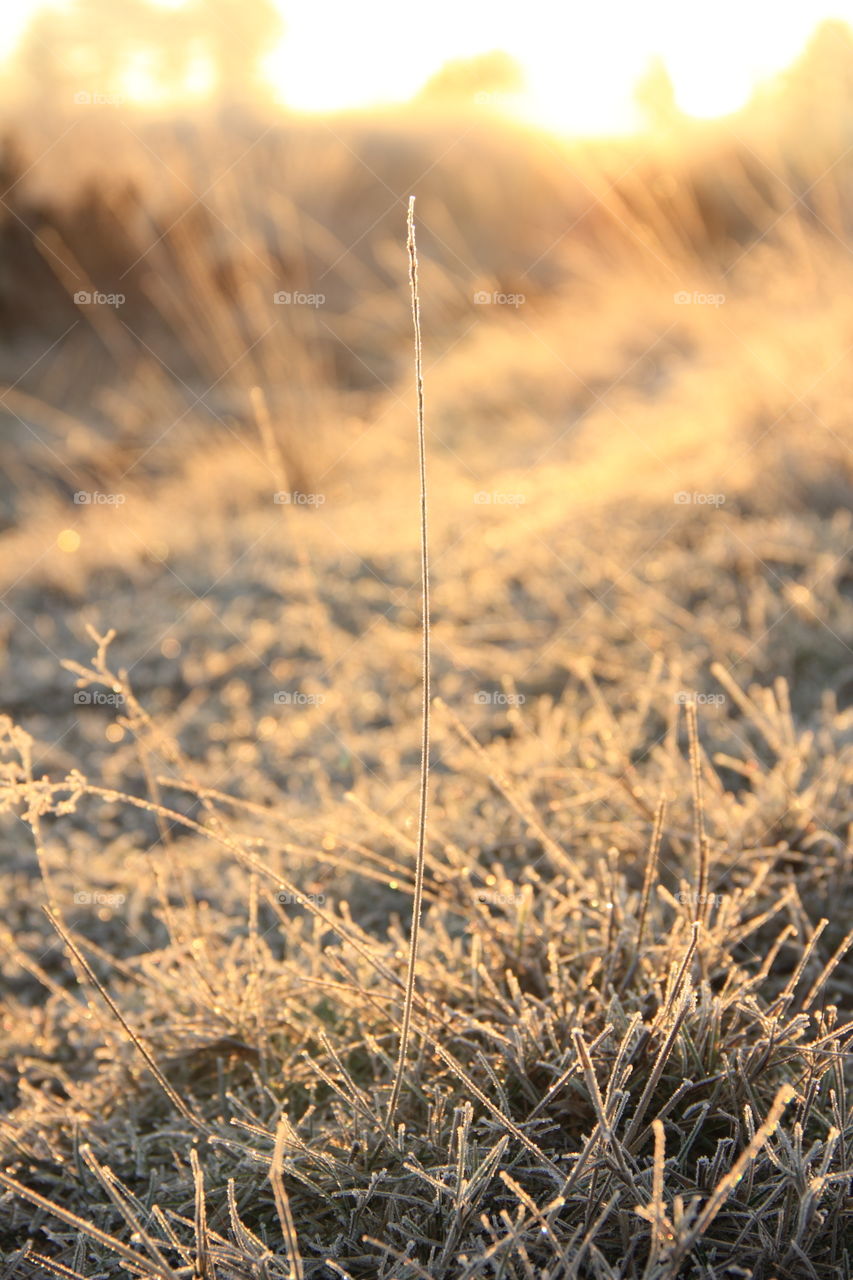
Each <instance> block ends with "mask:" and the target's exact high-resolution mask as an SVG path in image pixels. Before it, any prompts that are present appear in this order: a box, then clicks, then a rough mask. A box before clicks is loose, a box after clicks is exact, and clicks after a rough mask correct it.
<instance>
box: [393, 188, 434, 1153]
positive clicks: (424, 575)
mask: <svg viewBox="0 0 853 1280" xmlns="http://www.w3.org/2000/svg"><path fill="white" fill-rule="evenodd" d="M407 227H408V237H407V246H408V251H409V284H410V286H411V294H412V320H413V323H414V329H415V381H416V384H417V421H418V472H419V477H420V513H421V599H422V668H421V677H422V683H423V690H422V700H423V701H422V714H421V773H420V793H419V805H418V850H417V855H416V862H415V893H414V899H413V902H412V928H411V933H410V936H409V963H408V967H407V971H406V994H405V998H404V1003H403V1023H402V1028H401V1030H400V1046H399V1050H398V1058H397V1070H396V1073H395V1076H394V1084H393V1086H392V1088H391V1098H390V1100H389V1102H388V1113H387V1116H386V1120H385V1127H386V1130H389V1131H390V1129H391V1126H392V1125H393V1123H394V1115H395V1112H396V1110H397V1103H398V1101H399V1099H400V1089H401V1088H402V1084H403V1076H404V1074H405V1070H406V1055H407V1053H408V1048H409V1033H410V1031H411V1025H412V1007H413V1004H414V998H415V977H416V971H417V964H418V942H419V940H420V927H421V911H422V909H423V893H424V854H425V850H426V824H427V799H428V795H429V713H430V697H431V694H430V630H429V541H428V533H427V477H426V433H425V427H424V381H423V352H422V345H421V301H420V294H419V292H418V251H417V245H416V243H415V197H414V196H411V197H410V199H409V211H408V221H407Z"/></svg>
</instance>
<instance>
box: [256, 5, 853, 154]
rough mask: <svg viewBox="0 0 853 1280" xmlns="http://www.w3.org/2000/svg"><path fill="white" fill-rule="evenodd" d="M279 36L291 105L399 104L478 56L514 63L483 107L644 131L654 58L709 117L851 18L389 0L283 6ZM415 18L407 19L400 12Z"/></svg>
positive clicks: (768, 8)
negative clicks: (447, 67) (817, 35)
mask: <svg viewBox="0 0 853 1280" xmlns="http://www.w3.org/2000/svg"><path fill="white" fill-rule="evenodd" d="M281 8H282V13H283V15H284V19H285V24H286V34H285V37H284V38H283V40H282V42H281V44H280V45H279V46H278V48H277V49H276V50H274V51H273V53H271V54H270V55H269V57H268V58H267V60H266V63H265V71H266V74H267V75H268V76H269V78H270V80H271V82H272V84H273V85H274V87H275V90H276V93H277V95H278V97H279V98H280V100H281V101H282V102H283V103H285V104H287V105H288V106H290V107H292V108H295V109H297V110H301V111H336V110H342V109H346V108H352V107H355V108H366V107H371V106H377V105H381V104H388V103H393V102H404V101H406V100H407V99H409V98H411V97H412V95H413V94H415V93H417V91H418V90H419V89H420V88H421V87H422V86H423V85H424V84H425V83H426V82H427V81H428V80H429V79H430V77H431V76H433V75H434V74H435V73H436V72H437V71H438V70H439V68H440V67H441V66H442V65H443V64H445V63H447V62H448V61H451V60H456V59H466V58H472V57H475V56H477V55H482V54H485V53H487V52H489V51H490V50H495V49H500V50H503V51H505V52H506V53H507V54H509V55H510V57H512V58H513V59H514V60H515V62H517V64H518V66H519V68H520V70H521V73H522V75H523V78H524V87H523V90H522V91H520V92H517V93H510V94H505V95H501V94H495V95H493V97H492V98H491V100H490V101H487V103H486V105H488V106H492V107H493V108H494V109H495V110H497V111H501V112H504V113H506V114H510V115H514V116H517V117H521V118H522V119H526V120H529V121H531V122H533V123H536V124H540V125H543V126H545V127H547V128H550V129H553V130H556V131H558V132H566V133H579V134H602V133H625V132H630V131H632V130H634V129H636V128H638V127H641V125H642V115H641V112H640V111H639V109H638V106H637V103H636V100H635V92H636V87H637V84H638V81H640V80H641V79H642V77H643V76H644V75H645V74H646V73H647V72H648V69H649V66H650V64H652V63H653V62H654V61H656V60H657V61H659V62H660V63H662V64H663V66H664V67H665V68H666V71H667V73H668V75H669V78H670V80H671V82H672V86H673V89H674V95H675V103H676V105H677V107H678V108H679V109H680V110H681V111H683V112H684V113H685V114H687V115H691V116H696V117H702V118H708V117H714V116H721V115H725V114H728V113H730V112H732V111H735V110H737V109H738V108H739V107H741V106H743V105H744V103H745V102H746V101H747V100H748V99H749V97H750V96H751V95H752V93H753V92H754V91H755V90H756V89H757V88H758V87H759V86H760V85H761V84H762V82H764V81H766V80H768V79H770V78H772V77H773V76H774V75H776V74H777V73H778V72H780V71H782V70H783V69H784V68H785V67H786V66H788V65H790V63H791V62H792V61H793V60H794V59H795V58H796V57H797V55H798V54H799V53H800V52H801V50H802V48H803V46H804V45H805V44H806V42H807V40H808V38H809V36H810V35H811V34H812V32H813V30H814V28H815V26H816V24H817V23H818V22H819V21H821V20H822V19H824V18H832V17H835V18H841V19H843V20H845V21H847V22H849V23H853V0H836V2H835V3H832V2H831V0H830V3H824V4H821V3H819V2H818V3H816V4H814V5H810V6H801V7H795V6H784V5H782V6H780V5H777V4H775V3H765V2H764V0H741V2H740V3H738V2H737V0H720V2H719V3H715V4H714V5H713V7H711V8H706V7H703V8H702V9H701V10H700V9H698V8H697V7H696V6H692V5H685V4H684V3H683V0H648V2H647V3H644V4H642V5H634V4H630V3H627V2H626V0H609V2H608V0H604V2H603V3H600V4H598V5H595V6H592V5H589V4H586V3H584V4H582V5H581V4H577V3H570V4H567V5H565V6H564V7H558V6H555V5H554V4H553V0H528V3H527V4H525V5H524V7H523V22H522V21H521V20H520V18H521V14H520V12H519V6H518V4H517V3H515V2H513V3H512V4H508V3H504V2H502V0H498V2H497V3H483V2H482V0H469V3H466V4H460V3H458V0H434V2H433V3H432V4H431V5H430V6H429V8H428V10H424V11H423V15H422V17H420V16H418V11H417V10H413V9H412V8H411V7H409V6H401V5H399V4H397V3H396V2H392V0H365V2H364V3H362V4H361V5H357V6H355V5H353V6H350V5H347V4H340V5H338V4H328V3H327V4H322V3H320V4H316V5H309V4H302V5H294V4H282V6H281ZM413 14H415V17H414V18H413V17H412V15H413Z"/></svg>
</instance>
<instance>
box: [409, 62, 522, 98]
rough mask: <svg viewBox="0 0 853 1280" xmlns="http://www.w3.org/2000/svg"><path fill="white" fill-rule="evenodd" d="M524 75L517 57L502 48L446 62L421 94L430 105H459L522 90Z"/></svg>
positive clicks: (420, 96) (419, 96)
mask: <svg viewBox="0 0 853 1280" xmlns="http://www.w3.org/2000/svg"><path fill="white" fill-rule="evenodd" d="M523 88H524V75H523V73H522V70H521V67H520V66H519V65H518V63H517V62H516V60H515V59H514V58H512V57H510V55H509V54H508V53H504V52H503V50H501V49H494V50H492V52H491V53H481V54H478V55H477V56H476V57H474V58H458V59H456V60H454V61H452V62H446V63H445V64H444V66H443V67H442V68H441V69H440V70H439V71H437V72H436V74H435V75H434V76H432V77H431V78H430V79H429V80H428V81H427V83H426V84H425V85H424V87H423V89H421V91H420V93H419V94H418V100H419V101H420V102H422V103H426V104H428V105H430V106H441V105H447V106H459V105H462V104H464V103H471V102H475V101H477V100H478V98H480V97H483V96H486V97H491V96H492V95H494V96H495V97H500V96H501V95H503V94H511V93H519V92H520V91H521V90H522V89H523Z"/></svg>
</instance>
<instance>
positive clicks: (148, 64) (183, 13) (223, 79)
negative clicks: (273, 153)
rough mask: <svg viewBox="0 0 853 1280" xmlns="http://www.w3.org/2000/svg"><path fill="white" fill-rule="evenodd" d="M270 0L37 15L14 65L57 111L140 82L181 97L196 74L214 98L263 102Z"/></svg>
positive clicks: (101, 1) (141, 0)
mask: <svg viewBox="0 0 853 1280" xmlns="http://www.w3.org/2000/svg"><path fill="white" fill-rule="evenodd" d="M281 29H282V22H281V17H280V15H279V12H278V9H277V7H276V5H275V3H274V0H187V2H186V3H183V4H180V5H178V6H176V7H171V8H167V7H165V6H163V5H160V4H153V3H149V0H76V3H74V4H73V5H72V6H70V7H69V8H68V9H67V10H61V11H58V10H40V11H39V12H38V13H37V14H36V15H35V17H34V18H33V20H32V22H31V23H30V25H29V27H28V29H27V32H26V34H25V36H24V40H23V43H22V47H21V52H20V57H19V60H18V69H19V76H20V87H21V88H22V90H23V92H24V94H25V95H26V96H27V97H29V98H39V99H40V100H41V101H42V102H44V101H45V100H47V102H48V103H56V104H58V105H61V106H65V105H67V104H68V103H69V102H73V99H74V95H75V94H76V93H81V92H83V93H86V92H88V93H93V94H94V93H100V94H111V95H120V94H122V92H123V86H125V85H126V84H127V77H128V76H129V75H130V74H132V73H134V72H136V73H137V74H139V73H140V72H141V73H142V75H143V76H144V79H145V82H146V83H147V84H149V85H150V86H151V88H152V90H153V91H154V92H155V93H156V94H158V95H162V96H164V97H166V98H170V97H180V96H182V95H183V94H184V93H185V92H186V90H187V87H188V84H189V83H190V79H191V76H192V73H193V72H194V71H198V70H199V69H201V70H202V72H203V73H204V78H205V79H206V80H208V81H209V82H210V84H211V87H212V94H213V96H214V97H215V98H217V99H219V100H220V101H222V102H225V103H240V102H246V101H251V100H255V99H257V98H258V97H264V96H267V95H268V93H269V90H268V89H266V87H265V85H264V82H263V80H262V78H261V76H260V74H259V70H260V61H261V58H262V57H263V55H264V54H265V53H266V52H267V51H268V50H269V49H270V48H271V47H272V46H273V45H274V44H275V42H276V40H277V39H278V37H279V36H280V34H281Z"/></svg>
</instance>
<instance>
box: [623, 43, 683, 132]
mask: <svg viewBox="0 0 853 1280" xmlns="http://www.w3.org/2000/svg"><path fill="white" fill-rule="evenodd" d="M634 101H635V102H636V104H637V107H638V108H639V110H640V112H641V113H642V116H643V120H644V122H645V123H646V124H647V126H648V127H649V128H650V129H651V130H653V131H654V132H661V131H664V130H666V129H671V128H672V127H673V126H674V125H676V124H678V123H679V122H680V121H682V120H683V119H684V116H683V114H682V112H681V111H680V110H679V108H678V104H677V103H676V101H675V89H674V88H673V86H672V78H671V77H670V74H669V72H668V71H667V68H666V63H665V62H664V61H663V60H662V59H661V58H653V59H652V61H651V62H650V63H649V68H648V70H647V71H646V73H645V75H643V76H642V77H641V78H640V79H639V80H638V82H637V86H636V88H635V90H634Z"/></svg>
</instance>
